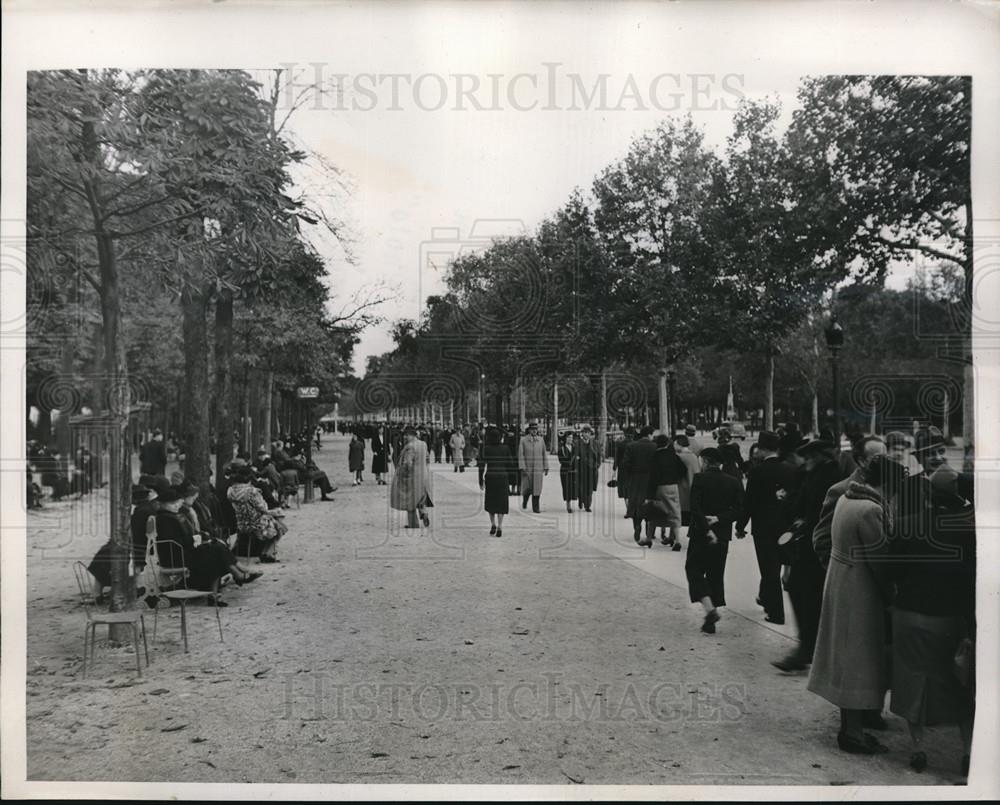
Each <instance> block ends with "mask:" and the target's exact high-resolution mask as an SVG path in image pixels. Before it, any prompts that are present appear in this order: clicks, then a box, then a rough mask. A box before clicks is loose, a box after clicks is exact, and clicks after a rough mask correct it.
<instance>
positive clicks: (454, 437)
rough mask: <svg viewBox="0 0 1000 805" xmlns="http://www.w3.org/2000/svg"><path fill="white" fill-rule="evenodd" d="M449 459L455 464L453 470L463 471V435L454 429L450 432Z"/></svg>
mask: <svg viewBox="0 0 1000 805" xmlns="http://www.w3.org/2000/svg"><path fill="white" fill-rule="evenodd" d="M450 445H451V460H452V463H453V464H454V465H455V470H454V471H455V472H465V435H464V434H463V433H462V432H461V431H460V430H458V429H457V428H456V429H455V432H454V433H453V434H451V441H450Z"/></svg>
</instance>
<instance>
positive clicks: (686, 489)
mask: <svg viewBox="0 0 1000 805" xmlns="http://www.w3.org/2000/svg"><path fill="white" fill-rule="evenodd" d="M702 449H704V448H699V453H700V452H701V450H702ZM674 451H675V452H676V453H677V456H678V457H679V458H680V460H681V461H682V462H684V468H685V469H686V470H687V472H686V473H685V475H684V477H683V478H682V479H681V482H680V483H679V484H678V485H677V490H678V492H680V496H681V525H682V526H690V525H691V484H692V483H694V476H695V475H697V474H698V473H699V472H701V462H700V461H699V460H698V456H697V455H696V454H695V453H694V452H692V450H691V440H690V439H689V438H688V437H687V436H678V437H677V438H676V439H674ZM741 491H742V489H741Z"/></svg>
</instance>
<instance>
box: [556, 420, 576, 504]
mask: <svg viewBox="0 0 1000 805" xmlns="http://www.w3.org/2000/svg"><path fill="white" fill-rule="evenodd" d="M574 441H575V439H574V435H573V431H571V430H568V431H566V433H564V434H563V437H562V439H560V440H559V452H558V453H557V454H556V457H557V458H558V459H559V485H560V486H561V487H562V496H563V502H564V503H565V504H566V511H567V512H568V513H570V514H572V513H573V501H574V500H576V499H577V496H578V495H577V490H576V486H577V471H576V465H577V460H578V459H577V455H576V451H575V450H574V444H573V443H574Z"/></svg>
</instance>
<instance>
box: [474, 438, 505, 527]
mask: <svg viewBox="0 0 1000 805" xmlns="http://www.w3.org/2000/svg"><path fill="white" fill-rule="evenodd" d="M513 463H514V459H513V457H512V456H511V454H510V450H509V449H508V448H507V445H505V444H500V432H499V431H497V430H495V429H493V428H490V429H489V430H487V431H486V437H485V444H484V446H483V450H482V452H481V453H480V454H479V461H478V466H479V488H480V489H482V490H483V491H485V493H486V496H485V500H484V501H483V508H484V509H486V512H487V514H489V516H490V536H494V537H500V536H503V516H504V515H505V514H507V513H508V512H509V511H510V498H509V497H508V494H507V478H508V473H509V472H510V467H511V465H512V464H513Z"/></svg>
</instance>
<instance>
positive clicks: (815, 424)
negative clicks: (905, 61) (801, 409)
mask: <svg viewBox="0 0 1000 805" xmlns="http://www.w3.org/2000/svg"><path fill="white" fill-rule="evenodd" d="M809 414H810V416H811V417H812V422H811V423H810V425H809V432H810V433H819V394H817V393H816V391H815V389H814V390H813V394H812V408H811V410H810V412H809Z"/></svg>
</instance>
